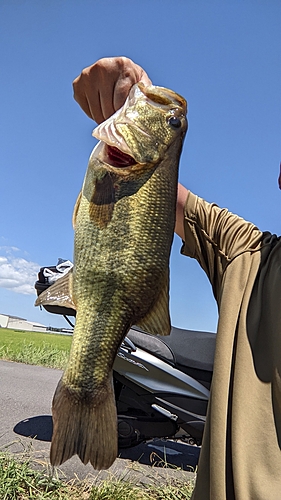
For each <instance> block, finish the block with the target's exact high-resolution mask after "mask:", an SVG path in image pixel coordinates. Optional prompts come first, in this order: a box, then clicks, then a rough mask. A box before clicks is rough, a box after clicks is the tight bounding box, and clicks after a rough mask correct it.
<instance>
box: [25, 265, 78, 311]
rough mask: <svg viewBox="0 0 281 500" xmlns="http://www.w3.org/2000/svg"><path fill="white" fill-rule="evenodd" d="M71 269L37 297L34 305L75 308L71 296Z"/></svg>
mask: <svg viewBox="0 0 281 500" xmlns="http://www.w3.org/2000/svg"><path fill="white" fill-rule="evenodd" d="M72 276H73V272H72V269H71V270H70V271H68V273H67V274H65V275H64V276H62V277H61V278H58V279H57V280H56V281H55V282H54V283H53V284H52V285H50V286H49V287H48V288H47V289H46V290H44V292H42V293H40V295H39V296H38V297H37V299H36V302H35V306H45V305H48V306H60V307H70V308H71V309H75V310H76V305H75V303H74V300H73V297H72Z"/></svg>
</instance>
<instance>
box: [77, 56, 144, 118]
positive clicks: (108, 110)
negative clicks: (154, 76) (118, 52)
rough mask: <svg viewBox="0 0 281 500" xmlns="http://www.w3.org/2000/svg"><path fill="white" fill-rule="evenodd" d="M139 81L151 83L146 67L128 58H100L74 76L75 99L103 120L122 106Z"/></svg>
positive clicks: (87, 111) (89, 114) (91, 113)
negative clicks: (143, 67)
mask: <svg viewBox="0 0 281 500" xmlns="http://www.w3.org/2000/svg"><path fill="white" fill-rule="evenodd" d="M139 81H142V82H143V83H144V84H145V85H151V80H150V79H149V77H148V75H147V74H146V72H145V71H144V69H142V68H141V66H139V65H138V64H135V63H134V62H133V61H132V60H131V59H129V58H128V57H108V58H103V59H99V60H98V61H97V62H96V63H95V64H93V65H92V66H88V67H87V68H85V69H83V71H82V73H81V74H80V75H79V76H78V77H77V78H75V80H74V82H73V90H74V99H75V100H76V101H77V102H78V104H79V105H80V106H81V108H82V109H83V111H85V113H86V114H87V115H88V116H89V118H92V119H93V120H95V122H97V123H101V122H103V121H104V120H106V119H107V118H109V116H111V115H112V114H113V113H115V111H117V109H119V108H121V106H122V105H123V104H124V102H125V100H126V98H127V96H128V94H129V91H130V89H131V87H132V86H133V85H134V84H135V83H137V82H139Z"/></svg>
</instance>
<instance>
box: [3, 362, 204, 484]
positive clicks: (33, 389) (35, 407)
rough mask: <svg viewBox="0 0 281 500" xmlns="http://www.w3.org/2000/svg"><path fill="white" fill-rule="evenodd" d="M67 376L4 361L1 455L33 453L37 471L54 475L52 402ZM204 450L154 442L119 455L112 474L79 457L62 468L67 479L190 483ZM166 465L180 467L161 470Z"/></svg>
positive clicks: (174, 443)
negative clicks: (178, 480)
mask: <svg viewBox="0 0 281 500" xmlns="http://www.w3.org/2000/svg"><path fill="white" fill-rule="evenodd" d="M61 374H62V372H61V371H60V370H53V369H50V368H44V367H40V366H32V365H25V364H21V363H14V362H10V361H3V360H0V384H1V385H0V387H1V392H0V450H1V451H3V450H8V451H10V452H12V453H14V454H20V455H22V454H23V453H24V454H28V455H29V456H31V458H32V461H33V463H34V465H35V467H43V468H44V469H47V470H50V465H49V449H50V441H51V437H52V417H51V402H52V397H53V394H54V391H55V388H56V385H57V383H58V380H59V379H60V377H61ZM199 451H200V449H199V448H198V447H196V446H189V445H187V444H185V443H182V442H181V441H177V442H174V441H171V440H153V441H150V442H148V443H144V444H140V445H138V446H135V447H134V448H130V449H126V450H124V449H123V450H119V457H120V458H118V459H117V460H116V461H115V462H114V464H113V465H112V467H111V468H110V469H109V470H108V471H102V472H97V471H95V470H94V469H93V468H92V466H91V465H89V464H88V465H86V466H85V465H83V464H82V462H81V461H80V460H79V458H78V457H77V456H76V457H72V458H71V459H70V460H68V461H67V462H65V463H64V464H63V465H61V466H60V467H59V469H58V471H57V473H58V475H59V476H60V477H62V478H66V479H73V478H76V477H78V478H79V479H85V478H87V479H91V478H93V479H94V480H96V479H97V477H98V479H103V478H106V477H107V475H108V474H110V475H111V474H112V473H113V474H114V475H115V476H117V477H126V478H127V479H129V478H130V479H133V480H134V481H135V482H138V481H141V482H155V480H159V481H162V480H166V479H169V478H170V477H171V476H173V477H177V478H179V479H182V478H183V479H185V480H187V479H188V478H190V477H192V476H193V474H192V472H190V471H193V470H194V469H195V467H196V465H197V462H198V457H199ZM164 463H169V464H170V466H172V467H173V466H174V468H167V467H166V468H163V467H162V468H161V466H163V464H164ZM152 466H153V467H152ZM156 466H157V469H156ZM176 468H180V469H182V470H176ZM132 476H133V477H132Z"/></svg>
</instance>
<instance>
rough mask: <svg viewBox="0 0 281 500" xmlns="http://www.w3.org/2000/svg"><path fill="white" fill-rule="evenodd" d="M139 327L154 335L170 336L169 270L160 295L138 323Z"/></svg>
mask: <svg viewBox="0 0 281 500" xmlns="http://www.w3.org/2000/svg"><path fill="white" fill-rule="evenodd" d="M136 324H137V326H139V327H140V328H141V329H142V330H144V331H146V332H148V333H152V334H153V335H170V332H171V319H170V313H169V270H168V271H167V273H166V274H165V276H164V279H163V284H162V287H161V290H160V293H159V295H158V297H157V299H156V300H155V302H154V304H153V306H152V308H151V309H150V310H149V311H148V313H147V314H146V316H144V318H142V319H141V320H140V321H137V323H136Z"/></svg>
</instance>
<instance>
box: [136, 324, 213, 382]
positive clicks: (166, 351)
mask: <svg viewBox="0 0 281 500" xmlns="http://www.w3.org/2000/svg"><path fill="white" fill-rule="evenodd" d="M127 337H129V339H130V340H131V341H132V342H133V343H134V344H135V345H136V347H139V348H140V349H144V350H145V351H148V352H150V353H151V354H153V355H154V356H157V357H159V358H161V359H163V360H165V361H167V362H168V363H170V364H173V365H174V366H176V367H177V366H178V365H180V367H182V366H185V367H189V368H195V369H198V370H205V371H208V372H212V371H213V363H214V354H215V345H216V334H214V333H210V332H200V331H194V330H184V329H181V328H176V327H172V329H171V333H170V335H168V336H161V335H156V336H155V335H151V334H149V333H146V332H144V331H143V330H141V329H140V328H138V327H135V326H134V327H133V328H131V329H130V330H129V332H128V334H127Z"/></svg>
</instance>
